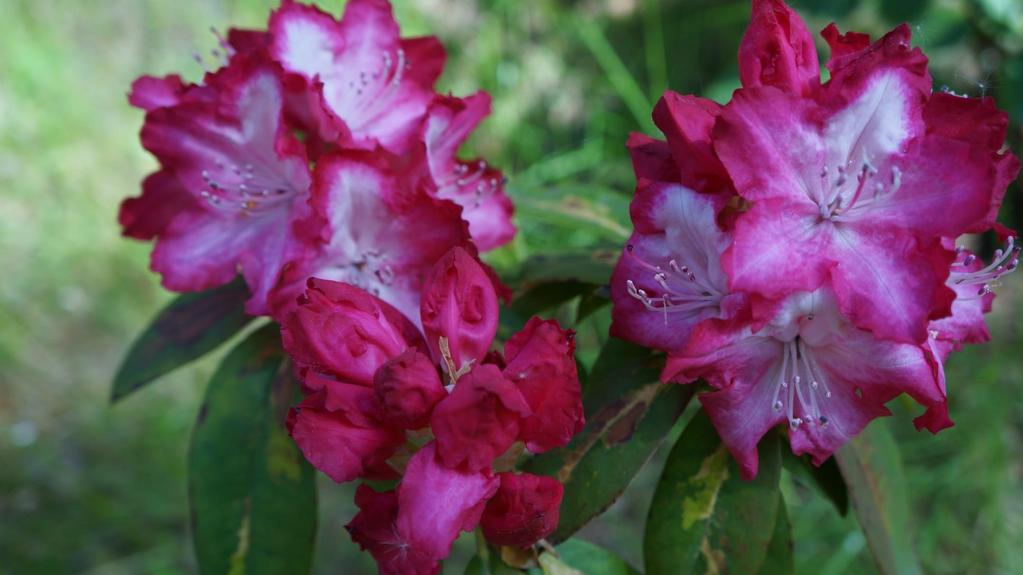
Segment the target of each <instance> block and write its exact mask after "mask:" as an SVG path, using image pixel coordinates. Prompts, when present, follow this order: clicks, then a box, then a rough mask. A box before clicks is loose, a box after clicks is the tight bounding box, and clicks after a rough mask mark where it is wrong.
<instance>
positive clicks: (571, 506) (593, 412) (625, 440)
mask: <svg viewBox="0 0 1023 575" xmlns="http://www.w3.org/2000/svg"><path fill="white" fill-rule="evenodd" d="M662 362H663V359H661V358H659V357H658V356H656V355H654V354H652V353H651V352H650V351H649V350H646V349H643V348H640V347H638V346H634V345H632V344H627V343H625V342H623V341H621V340H617V339H611V340H610V341H609V342H608V344H607V345H606V346H604V349H603V350H602V351H601V354H600V357H599V358H598V359H597V363H596V364H595V365H594V368H593V371H592V372H591V374H590V377H589V382H588V385H587V386H586V390H585V392H584V395H583V405H584V407H585V408H586V413H587V423H586V427H585V428H584V429H583V431H582V433H580V434H579V435H577V436H576V437H575V439H573V440H572V442H571V443H570V444H568V446H566V447H564V448H562V449H557V450H554V451H549V452H547V453H544V454H541V455H538V456H537V457H535V458H534V459H532V460H531V461H529V462H527V464H526V465H525V469H526V470H527V471H530V472H532V473H539V474H544V475H551V476H554V477H557V478H558V479H559V480H561V482H562V483H564V484H565V496H564V499H563V500H562V502H561V522H560V524H559V525H558V529H557V531H555V532H554V534H553V535H552V536H551V537H550V538H549V540H550V541H553V542H555V543H556V542H559V541H564V540H565V539H567V538H568V537H569V536H571V535H572V534H573V533H575V532H576V531H578V530H579V529H580V528H581V527H582V526H584V525H585V524H586V523H587V522H589V521H590V520H591V519H593V518H594V517H596V516H597V515H600V514H601V513H603V512H604V511H605V510H606V509H607V508H608V507H610V506H611V505H612V504H613V503H614V502H615V501H616V500H617V499H618V497H619V496H621V494H622V493H623V492H624V491H625V488H626V487H628V485H629V483H630V482H631V481H632V478H633V477H634V476H635V475H636V473H637V472H638V471H639V470H640V468H641V467H643V464H644V463H646V461H647V460H648V459H649V458H650V456H651V455H652V454H653V452H654V450H655V449H656V448H657V446H658V445H660V443H661V441H662V440H663V439H664V436H665V435H666V434H667V433H668V431H669V430H670V429H671V426H672V425H673V424H674V423H675V420H676V419H678V416H679V415H680V414H681V413H682V410H683V409H684V408H685V406H686V404H687V403H688V401H689V399H690V398H691V397H692V390H691V389H690V388H689V387H685V386H678V385H664V384H661V383H659V382H658V380H657V376H658V373H659V370H660V364H661V363H662Z"/></svg>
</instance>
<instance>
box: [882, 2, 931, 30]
mask: <svg viewBox="0 0 1023 575" xmlns="http://www.w3.org/2000/svg"><path fill="white" fill-rule="evenodd" d="M930 4H931V3H930V0H881V15H882V16H884V17H885V19H887V20H888V21H889V22H891V23H892V24H901V23H903V22H914V21H916V20H919V19H920V16H921V15H922V14H923V13H924V12H925V11H926V10H927V8H928V7H929V6H930Z"/></svg>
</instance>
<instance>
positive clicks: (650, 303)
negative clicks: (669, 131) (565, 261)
mask: <svg viewBox="0 0 1023 575" xmlns="http://www.w3.org/2000/svg"><path fill="white" fill-rule="evenodd" d="M714 203H715V199H714V197H712V196H710V195H706V194H700V193H698V192H695V191H693V190H690V189H688V188H685V187H683V186H680V185H669V184H661V183H651V184H649V185H647V186H641V187H640V188H639V189H638V190H637V191H636V196H635V198H634V199H633V201H632V209H631V211H632V221H633V223H634V225H635V226H636V231H635V232H634V233H633V234H632V237H631V238H629V242H628V244H627V245H626V248H625V251H624V252H623V253H622V256H621V258H620V259H619V260H618V265H617V266H616V267H615V271H614V273H613V274H612V276H611V298H612V299H613V300H614V302H615V307H614V310H613V314H612V317H613V319H614V323H613V324H612V326H611V333H612V335H615V336H617V337H620V338H622V339H627V340H629V341H632V342H635V343H638V344H640V345H644V346H647V347H653V348H656V349H660V350H663V351H673V350H676V349H678V348H680V347H681V346H682V345H684V344H685V342H686V341H687V339H688V337H689V334H690V332H691V331H692V329H693V328H694V327H695V326H696V325H697V324H698V323H699V322H701V321H703V320H705V319H708V318H724V317H732V316H734V315H735V314H736V313H738V312H739V310H740V308H741V306H742V304H743V301H744V299H745V298H744V297H743V296H740V295H735V294H730V293H729V290H728V278H727V277H726V276H725V274H724V272H723V271H722V269H721V263H720V258H721V253H722V252H723V251H724V250H725V249H727V247H728V245H729V244H730V241H731V238H730V236H729V234H727V233H725V232H723V231H722V230H721V229H720V228H719V227H718V225H717V223H716V222H715V209H714Z"/></svg>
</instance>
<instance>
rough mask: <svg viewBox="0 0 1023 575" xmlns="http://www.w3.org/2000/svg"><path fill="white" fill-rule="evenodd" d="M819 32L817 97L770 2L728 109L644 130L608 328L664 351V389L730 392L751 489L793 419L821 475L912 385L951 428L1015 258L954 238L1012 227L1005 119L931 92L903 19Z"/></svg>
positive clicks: (793, 22) (732, 443)
mask: <svg viewBox="0 0 1023 575" xmlns="http://www.w3.org/2000/svg"><path fill="white" fill-rule="evenodd" d="M823 36H824V38H825V40H827V42H828V44H829V45H830V46H831V52H832V54H831V59H830V60H829V61H828V63H827V66H828V69H829V70H830V72H831V77H830V80H829V81H828V82H826V83H824V84H821V82H820V74H819V63H818V60H817V54H816V51H815V50H814V44H813V40H812V38H811V37H810V36H809V33H808V32H807V30H806V27H805V25H804V24H803V23H802V21H801V20H800V18H799V16H798V15H797V14H796V13H795V12H793V11H792V10H791V9H789V8H788V6H786V5H785V4H784V2H782V1H781V0H754V2H753V10H752V21H751V23H750V27H749V29H748V30H747V32H746V35H745V36H744V38H743V41H742V45H741V46H740V49H739V63H740V66H739V68H740V79H741V81H742V88H740V89H739V90H737V91H736V92H735V94H734V95H733V98H732V101H731V102H729V103H728V104H726V105H724V106H720V105H718V104H715V103H713V102H709V101H707V100H702V99H699V98H695V97H692V96H680V95H678V94H674V93H671V92H669V93H666V94H665V96H664V98H662V99H661V101H660V102H659V103H658V105H657V107H656V108H655V110H654V113H653V117H654V121H655V123H656V124H657V126H658V127H659V128H660V129H661V131H662V132H663V133H664V135H665V138H666V140H665V141H659V140H655V139H653V138H649V137H646V136H639V135H633V136H632V137H631V138H630V139H629V150H630V152H631V154H632V159H633V165H634V168H635V171H636V179H637V187H636V194H635V198H634V200H633V202H632V208H631V212H632V220H633V223H634V225H635V232H634V234H633V236H632V237H631V238H630V240H629V243H628V244H627V246H626V250H625V251H624V252H623V254H622V257H621V259H620V261H619V262H618V266H617V267H616V269H615V272H614V275H613V277H612V282H611V294H612V299H613V300H614V305H615V309H614V312H613V318H614V323H613V325H612V333H613V334H614V335H617V336H618V337H621V338H624V339H627V340H630V341H633V342H636V343H639V344H641V345H644V346H647V347H652V348H656V349H660V350H664V351H666V352H668V360H667V365H666V367H665V370H664V372H663V374H662V378H663V379H664V380H665V381H674V382H679V383H689V382H692V381H695V380H696V379H698V378H702V379H704V380H705V381H706V382H707V383H709V384H710V385H711V386H712V387H713V388H715V391H713V392H710V393H704V394H701V395H700V401H701V403H702V405H703V407H704V409H706V410H707V412H708V415H709V416H710V418H711V420H712V421H713V423H714V425H715V427H716V428H717V430H718V433H719V435H720V436H721V438H722V440H723V441H724V443H725V445H726V446H727V447H728V448H729V449H730V450H731V452H732V453H733V454H734V456H735V457H736V459H737V460H738V461H739V464H740V467H741V469H742V471H743V475H744V476H746V477H751V476H753V475H755V474H756V470H757V451H756V447H757V443H758V442H759V441H760V438H761V437H762V436H763V435H764V434H765V433H766V432H767V431H768V430H769V429H770V428H772V427H774V426H775V425H778V424H779V423H784V424H786V427H787V428H788V435H789V438H790V442H791V444H792V448H793V450H794V451H795V452H796V453H797V454H802V453H809V454H811V455H812V456H813V460H814V461H815V462H816V463H818V464H820V463H821V462H823V461H824V459H826V458H827V457H828V456H830V455H831V454H832V453H833V452H834V451H835V450H836V449H838V448H839V447H841V446H842V445H843V444H844V443H845V442H846V441H848V440H849V439H851V438H852V437H853V436H855V435H856V434H857V433H859V431H860V430H861V429H863V427H864V426H865V425H867V424H868V423H869V422H870V420H871V419H873V418H875V417H878V416H881V415H886V414H888V411H887V409H886V408H885V406H884V404H885V403H886V402H887V401H889V400H891V399H892V398H894V397H896V396H897V395H899V394H901V393H908V394H909V395H910V396H911V397H913V398H914V399H915V400H916V401H917V402H919V403H920V404H922V405H923V406H925V407H926V412H925V413H924V414H923V415H921V416H920V417H918V418H917V419H916V422H915V423H916V425H917V426H918V427H926V428H927V429H929V430H931V431H933V432H937V431H939V430H940V429H943V428H945V427H948V426H950V425H952V422H951V420H950V419H949V417H948V408H947V402H946V399H945V398H946V382H945V376H944V361H945V359H946V358H947V356H948V355H949V354H950V353H951V352H952V351H954V350H956V349H958V348H959V347H960V346H962V345H963V344H965V343H975V342H981V341H985V340H986V339H987V338H988V337H989V335H988V332H987V328H986V326H985V325H984V320H983V315H984V313H986V312H987V311H988V310H989V309H990V306H991V299H992V296H991V294H990V290H991V286H992V283H993V282H995V280H997V278H998V277H999V276H1001V275H1003V274H1005V273H1007V272H1009V271H1012V270H1013V269H1015V267H1016V262H1017V258H1018V249H1016V248H1015V244H1014V240H1010V239H1007V238H1003V239H1006V241H1007V242H1008V245H1007V247H1006V248H1005V249H1004V250H1000V251H999V252H998V253H996V255H995V261H994V262H993V263H992V264H991V265H989V266H984V265H983V264H981V263H979V262H978V261H977V260H976V258H975V257H974V256H973V255H972V254H971V253H969V252H968V251H967V250H964V249H961V248H960V249H956V250H954V249H953V245H954V244H953V242H952V241H951V240H950V239H949V238H957V237H959V236H960V235H961V234H964V233H972V232H980V231H985V230H988V229H991V228H992V227H996V224H995V217H996V215H997V212H998V208H999V206H1000V204H1001V200H1002V196H1003V195H1004V193H1005V188H1006V186H1007V185H1008V183H1009V182H1011V181H1012V180H1013V179H1014V178H1015V176H1016V174H1017V173H1018V171H1019V167H1020V163H1019V161H1018V159H1017V158H1016V157H1015V156H1014V155H1012V154H1011V153H1009V152H1007V151H1005V150H1004V142H1005V135H1006V125H1007V118H1006V115H1005V114H1004V113H1003V112H1001V111H999V110H998V109H997V108H996V107H995V105H994V103H993V101H992V100H991V99H990V98H984V99H975V98H965V97H960V96H955V95H951V94H945V93H932V91H931V79H930V76H929V74H928V72H927V59H926V58H925V57H924V55H923V54H922V53H921V52H920V50H918V49H915V48H911V47H910V46H909V29H908V27H906V26H900V27H898V28H896V29H895V30H893V31H892V32H890V33H889V34H887V35H886V36H885V37H884V38H882V39H880V40H878V41H877V42H874V43H871V41H870V38H869V37H867V36H866V35H863V34H856V33H849V34H845V35H841V34H839V33H838V32H837V30H836V29H835V27H834V25H832V26H829V27H828V28H826V29H825V30H824V32H823ZM999 233H1000V235H1003V236H1008V234H1007V233H1005V232H1004V231H1003V230H1001V229H999Z"/></svg>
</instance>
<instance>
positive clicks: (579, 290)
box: [500, 281, 597, 337]
mask: <svg viewBox="0 0 1023 575" xmlns="http://www.w3.org/2000/svg"><path fill="white" fill-rule="evenodd" d="M596 289H597V286H595V285H593V284H590V283H585V282H580V281H554V282H547V283H541V284H537V285H534V286H532V287H530V288H529V289H527V290H526V291H525V292H524V293H522V294H520V295H517V296H516V297H515V300H514V301H513V302H512V304H511V306H510V307H509V308H508V309H505V310H502V313H501V326H500V327H501V334H502V335H504V336H505V337H510V336H511V334H513V333H515V332H516V331H518V330H520V329H522V327H523V326H524V325H526V322H527V321H529V318H531V317H533V316H534V315H537V314H540V313H543V312H549V311H551V310H553V309H555V308H557V307H559V306H561V305H563V304H565V303H567V302H569V301H571V300H572V299H574V298H577V297H579V296H580V295H585V294H588V293H592V292H593V291H594V290H596Z"/></svg>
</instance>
